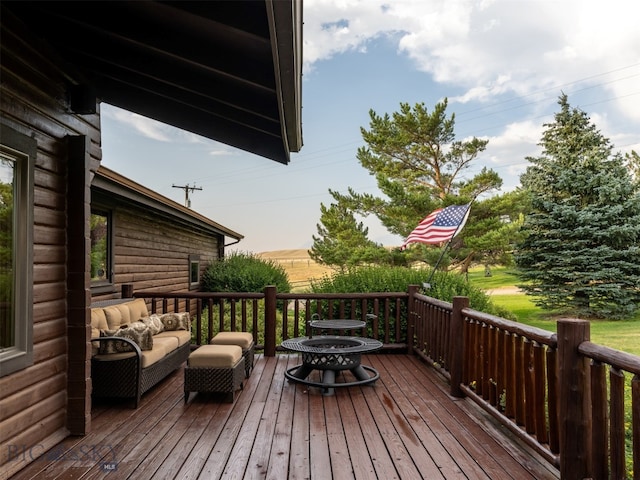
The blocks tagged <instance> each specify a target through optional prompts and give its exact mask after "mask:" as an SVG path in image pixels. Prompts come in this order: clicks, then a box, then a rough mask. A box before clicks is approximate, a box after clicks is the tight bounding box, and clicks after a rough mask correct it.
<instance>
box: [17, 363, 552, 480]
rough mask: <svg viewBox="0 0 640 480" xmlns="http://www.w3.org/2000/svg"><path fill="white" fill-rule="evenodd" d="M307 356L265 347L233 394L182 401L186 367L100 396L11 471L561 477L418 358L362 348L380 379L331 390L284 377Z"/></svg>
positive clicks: (142, 475)
mask: <svg viewBox="0 0 640 480" xmlns="http://www.w3.org/2000/svg"><path fill="white" fill-rule="evenodd" d="M298 363H299V358H298V356H297V355H278V356H276V357H262V356H259V357H258V358H257V361H256V366H255V369H254V371H253V373H252V374H251V377H250V378H249V379H248V380H247V381H246V382H245V385H244V389H243V390H242V391H241V392H239V393H238V394H237V396H236V401H235V403H233V404H228V403H220V402H219V400H218V399H217V398H216V397H215V396H210V395H204V394H198V395H195V394H193V395H191V397H190V400H189V402H188V403H187V404H186V405H185V403H184V395H183V390H182V388H183V370H182V369H179V370H178V371H176V372H175V373H174V374H172V375H171V376H169V377H168V378H167V379H166V380H165V381H163V382H162V383H161V384H159V385H158V386H157V387H156V388H154V389H153V390H151V391H150V392H148V393H147V394H146V395H144V396H143V398H142V402H141V404H140V407H139V408H138V409H137V410H134V409H132V408H131V406H130V404H129V403H122V404H113V403H107V402H105V401H102V402H101V403H96V404H94V408H93V418H92V433H91V434H89V435H86V436H85V437H70V438H67V439H66V440H64V441H63V442H62V443H60V444H59V445H58V446H56V447H55V448H54V449H53V450H51V451H49V452H47V453H46V454H45V455H43V456H42V457H41V458H40V459H38V460H36V461H35V462H33V463H32V464H31V465H29V466H28V467H26V468H25V469H24V470H22V471H21V472H19V473H18V474H16V475H15V476H14V477H12V478H14V479H27V478H37V479H39V480H40V479H43V478H47V479H54V478H57V479H62V478H65V479H68V478H75V479H89V478H91V479H95V478H103V477H107V478H117V479H125V478H135V479H136V480H139V479H146V478H158V479H168V478H179V479H190V478H202V479H207V480H210V479H218V478H221V479H241V478H270V479H278V480H281V479H285V478H289V479H293V478H313V479H353V478H356V479H367V480H369V479H373V478H379V479H384V480H387V479H392V478H400V479H407V480H413V479H418V478H426V479H443V478H444V479H450V478H456V479H463V478H467V479H483V478H484V479H518V480H520V479H526V478H531V479H551V478H559V472H558V471H557V470H556V469H555V468H553V467H552V466H551V465H549V463H548V462H546V461H545V460H544V459H542V458H540V457H539V456H537V455H536V454H535V453H533V452H531V451H530V450H529V449H527V448H526V446H524V445H523V444H522V443H521V442H519V441H518V440H517V439H516V438H514V437H513V436H512V435H511V434H510V433H509V432H508V431H507V430H506V429H504V428H503V427H501V426H499V425H498V424H497V423H495V422H494V421H493V419H492V418H491V417H489V416H488V415H486V414H485V413H484V411H483V410H481V409H479V408H478V407H477V406H476V405H475V404H474V403H473V402H472V401H469V400H465V399H454V398H453V397H451V396H450V395H449V394H448V386H447V384H446V382H445V381H444V380H443V379H441V378H440V376H439V375H438V374H437V373H436V372H435V371H434V370H433V369H431V368H428V367H427V366H426V365H425V364H424V363H423V362H422V361H420V360H419V359H418V358H416V357H414V356H408V355H381V354H378V355H368V356H363V364H368V365H371V366H373V367H375V368H376V369H377V370H378V371H379V372H380V379H379V380H378V381H377V382H376V384H375V385H373V386H362V387H350V388H338V389H336V390H335V395H333V396H324V395H322V394H321V392H320V390H319V389H317V388H314V387H307V386H305V385H301V384H294V383H291V382H289V381H288V380H286V379H285V376H284V372H285V371H286V370H287V369H288V368H291V367H293V366H295V365H296V364H298ZM338 381H339V380H338Z"/></svg>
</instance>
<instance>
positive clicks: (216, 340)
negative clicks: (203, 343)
mask: <svg viewBox="0 0 640 480" xmlns="http://www.w3.org/2000/svg"><path fill="white" fill-rule="evenodd" d="M209 343H210V344H211V345H237V346H238V347H240V348H242V356H243V357H244V370H245V376H246V377H247V378H249V375H251V370H253V357H254V350H255V346H254V343H253V335H251V334H250V333H249V332H220V333H218V334H216V335H215V336H214V337H213V338H212V339H211V342H209Z"/></svg>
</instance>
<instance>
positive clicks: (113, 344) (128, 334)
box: [99, 322, 153, 354]
mask: <svg viewBox="0 0 640 480" xmlns="http://www.w3.org/2000/svg"><path fill="white" fill-rule="evenodd" d="M140 323H141V324H142V322H140ZM142 325H143V326H144V327H145V328H144V329H143V330H140V329H137V328H133V327H130V326H128V325H123V326H122V327H121V328H119V329H117V330H101V331H100V336H101V337H122V338H128V339H129V340H132V341H133V342H135V343H136V344H137V345H138V346H139V347H140V350H143V351H144V350H151V349H152V348H153V335H151V330H150V329H149V328H148V327H146V325H144V324H142ZM131 351H133V348H131V345H129V344H128V343H127V342H122V341H118V340H109V341H106V342H100V349H99V353H100V354H107V353H119V352H131Z"/></svg>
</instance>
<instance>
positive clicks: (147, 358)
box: [142, 347, 166, 368]
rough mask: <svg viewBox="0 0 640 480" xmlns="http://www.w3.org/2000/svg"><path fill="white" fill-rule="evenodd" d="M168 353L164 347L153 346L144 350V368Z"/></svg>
mask: <svg viewBox="0 0 640 480" xmlns="http://www.w3.org/2000/svg"><path fill="white" fill-rule="evenodd" d="M165 355H166V353H165V351H164V348H155V347H154V348H152V349H151V350H145V351H144V352H142V368H147V367H148V366H149V365H153V364H154V363H156V362H157V361H159V360H161V359H162V358H164V357H165Z"/></svg>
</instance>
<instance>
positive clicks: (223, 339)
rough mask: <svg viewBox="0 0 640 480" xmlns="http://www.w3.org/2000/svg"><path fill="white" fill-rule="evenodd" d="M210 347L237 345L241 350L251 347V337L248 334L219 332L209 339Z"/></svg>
mask: <svg viewBox="0 0 640 480" xmlns="http://www.w3.org/2000/svg"><path fill="white" fill-rule="evenodd" d="M210 343H211V344H212V345H237V346H239V347H240V348H242V349H243V350H246V349H247V348H249V347H251V344H252V343H253V335H252V334H251V333H249V332H220V333H218V334H216V336H215V337H213V338H212V339H211V342H210Z"/></svg>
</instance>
